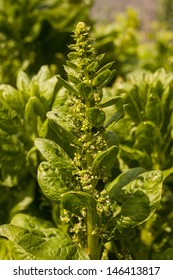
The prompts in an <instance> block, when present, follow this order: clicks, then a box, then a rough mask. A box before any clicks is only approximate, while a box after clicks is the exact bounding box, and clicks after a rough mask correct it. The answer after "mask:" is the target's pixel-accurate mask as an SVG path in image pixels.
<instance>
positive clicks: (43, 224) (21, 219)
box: [10, 213, 53, 230]
mask: <svg viewBox="0 0 173 280" xmlns="http://www.w3.org/2000/svg"><path fill="white" fill-rule="evenodd" d="M10 223H11V224H12V225H14V226H19V227H23V228H25V229H29V230H30V229H36V230H44V229H46V228H52V227H53V224H52V223H51V222H49V221H46V220H44V219H41V218H36V217H33V216H30V215H27V214H23V213H19V214H16V215H15V216H14V217H13V218H12V220H11V222H10Z"/></svg>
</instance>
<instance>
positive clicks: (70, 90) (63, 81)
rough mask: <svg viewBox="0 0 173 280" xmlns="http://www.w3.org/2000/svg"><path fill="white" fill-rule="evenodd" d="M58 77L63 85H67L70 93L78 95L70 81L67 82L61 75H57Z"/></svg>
mask: <svg viewBox="0 0 173 280" xmlns="http://www.w3.org/2000/svg"><path fill="white" fill-rule="evenodd" d="M57 79H58V81H59V83H60V84H61V86H63V87H65V88H66V89H67V90H68V91H69V92H70V93H73V94H75V95H78V92H77V91H76V89H75V88H74V87H73V86H72V85H71V84H70V83H68V82H66V81H65V80H64V79H63V78H61V76H57Z"/></svg>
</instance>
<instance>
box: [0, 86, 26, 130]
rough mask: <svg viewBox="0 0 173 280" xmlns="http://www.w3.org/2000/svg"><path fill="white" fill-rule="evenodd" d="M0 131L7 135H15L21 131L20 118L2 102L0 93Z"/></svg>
mask: <svg viewBox="0 0 173 280" xmlns="http://www.w3.org/2000/svg"><path fill="white" fill-rule="evenodd" d="M0 129H2V130H4V131H6V132H7V133H8V134H15V133H16V131H18V130H22V124H21V117H20V116H19V115H18V114H17V112H16V111H15V110H13V109H12V108H11V107H10V106H9V105H8V104H7V102H5V101H4V100H3V97H2V93H1V91H0Z"/></svg>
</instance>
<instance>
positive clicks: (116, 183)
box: [107, 167, 145, 203]
mask: <svg viewBox="0 0 173 280" xmlns="http://www.w3.org/2000/svg"><path fill="white" fill-rule="evenodd" d="M144 172H145V169H144V168H141V167H136V168H132V169H129V170H128V171H125V172H123V173H122V174H120V175H119V176H118V177H116V179H115V180H113V181H112V182H111V183H109V184H108V185H107V189H108V190H109V197H110V199H111V200H116V201H117V202H118V203H123V202H124V196H123V195H125V192H124V190H123V187H124V186H126V185H127V184H129V183H130V182H131V181H133V180H135V179H136V178H137V176H139V175H140V174H142V173H144ZM125 200H126V196H125Z"/></svg>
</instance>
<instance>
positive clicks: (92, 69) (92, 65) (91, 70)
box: [86, 61, 98, 74]
mask: <svg viewBox="0 0 173 280" xmlns="http://www.w3.org/2000/svg"><path fill="white" fill-rule="evenodd" d="M97 68H98V62H97V61H93V62H91V63H90V64H89V65H88V66H87V67H86V70H87V71H88V72H89V73H90V74H93V73H95V71H96V70H97Z"/></svg>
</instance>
